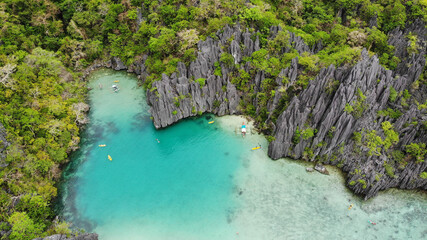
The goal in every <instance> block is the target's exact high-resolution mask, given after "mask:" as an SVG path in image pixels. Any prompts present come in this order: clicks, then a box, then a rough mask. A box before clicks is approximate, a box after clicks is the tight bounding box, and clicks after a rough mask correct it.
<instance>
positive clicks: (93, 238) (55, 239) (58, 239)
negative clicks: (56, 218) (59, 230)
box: [33, 233, 98, 240]
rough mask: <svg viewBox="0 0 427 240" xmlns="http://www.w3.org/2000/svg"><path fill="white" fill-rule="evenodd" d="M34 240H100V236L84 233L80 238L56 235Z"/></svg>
mask: <svg viewBox="0 0 427 240" xmlns="http://www.w3.org/2000/svg"><path fill="white" fill-rule="evenodd" d="M33 240H98V234H96V233H84V234H81V235H78V236H70V237H67V235H64V234H55V235H52V236H48V237H45V238H36V239H33Z"/></svg>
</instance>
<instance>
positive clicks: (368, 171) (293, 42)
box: [111, 21, 427, 198]
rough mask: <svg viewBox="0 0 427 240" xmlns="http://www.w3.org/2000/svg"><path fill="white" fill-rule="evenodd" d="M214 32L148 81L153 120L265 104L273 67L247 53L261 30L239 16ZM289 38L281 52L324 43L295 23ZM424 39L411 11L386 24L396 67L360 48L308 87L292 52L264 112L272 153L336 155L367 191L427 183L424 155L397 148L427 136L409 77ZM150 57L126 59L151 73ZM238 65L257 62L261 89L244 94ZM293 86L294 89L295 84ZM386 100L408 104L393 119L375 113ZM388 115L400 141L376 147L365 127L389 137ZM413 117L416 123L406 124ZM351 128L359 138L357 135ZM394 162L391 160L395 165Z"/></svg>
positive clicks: (420, 58)
mask: <svg viewBox="0 0 427 240" xmlns="http://www.w3.org/2000/svg"><path fill="white" fill-rule="evenodd" d="M280 30H281V29H280V27H272V28H271V29H270V33H271V38H274V37H275V36H276V34H277V33H278V32H279V31H280ZM409 33H411V34H416V35H417V39H418V42H417V44H418V45H419V48H418V49H417V51H416V52H415V53H414V52H413V53H411V54H409V53H408V51H407V48H408V46H409V45H408V44H410V43H409V42H408V41H407V39H408V38H406V37H404V36H407V35H408V34H409ZM216 37H217V38H216V40H214V39H212V38H210V37H208V38H207V39H206V40H205V41H200V42H199V43H198V50H199V51H198V55H197V58H196V60H195V61H193V62H191V63H190V64H189V65H188V66H186V65H185V64H183V63H178V66H177V72H176V73H174V74H172V75H171V76H167V75H163V76H162V80H161V81H156V82H154V83H152V88H151V89H148V90H147V102H148V104H149V105H150V106H151V108H150V113H151V114H152V117H153V122H154V126H155V127H156V128H163V127H166V126H169V125H171V124H173V123H175V122H177V121H179V120H180V119H183V118H187V117H190V116H196V115H200V114H202V113H205V112H209V113H214V114H216V115H219V116H222V115H226V114H241V113H242V110H241V109H240V105H241V104H243V105H246V104H252V105H253V106H254V107H255V109H256V113H257V114H260V111H261V108H262V106H260V105H259V104H258V103H259V101H258V96H257V93H258V92H263V91H265V89H263V84H262V82H263V81H264V80H265V79H266V76H267V74H266V73H265V72H264V71H261V70H255V71H254V69H253V68H251V66H250V64H249V63H248V62H246V61H243V59H245V58H247V57H251V55H252V53H253V52H255V51H257V50H259V49H260V46H259V39H258V38H257V34H255V33H251V32H249V31H247V30H246V31H241V29H240V26H239V25H236V26H234V27H228V26H227V27H225V28H224V29H223V30H222V31H218V32H217V34H216ZM288 40H289V42H288V44H287V45H286V46H284V47H283V48H282V49H281V51H280V53H287V52H290V51H291V50H292V49H295V50H296V51H297V52H298V53H300V54H302V53H303V52H311V53H315V52H318V51H320V50H321V49H322V42H318V43H316V44H314V45H313V46H312V47H311V49H310V47H308V46H307V45H306V44H305V43H304V41H303V40H302V39H301V38H300V37H298V36H296V35H294V34H293V33H289V39H288ZM425 41H426V29H425V28H424V24H422V22H419V21H415V22H414V23H413V24H412V25H409V26H408V27H407V28H406V29H405V30H404V31H402V30H399V29H395V30H394V31H392V32H391V33H390V34H389V44H392V45H394V46H395V49H396V56H398V57H399V58H400V59H401V63H400V64H399V65H398V66H397V68H396V69H395V70H393V71H392V70H387V69H385V68H384V67H383V66H381V65H380V63H379V60H378V58H377V57H376V56H372V57H370V56H369V54H368V52H367V51H366V50H363V51H362V54H361V57H360V60H359V61H358V62H357V64H355V65H354V66H352V67H336V66H332V65H331V66H329V67H328V68H324V69H322V70H321V71H320V73H319V74H318V75H317V76H316V77H315V78H314V80H312V81H310V83H309V84H308V86H307V87H305V88H304V89H302V87H301V86H298V85H297V84H296V83H297V79H298V77H299V75H300V74H301V72H302V70H303V67H302V66H301V65H299V63H298V58H295V59H292V61H291V64H290V66H289V67H287V68H286V69H282V70H281V72H280V74H279V75H278V77H277V78H276V79H274V82H275V86H276V88H275V94H274V96H273V97H271V98H269V99H268V101H267V103H266V108H267V114H268V118H267V121H265V123H262V124H265V125H269V126H270V128H271V129H273V133H272V134H271V135H273V137H274V140H273V141H272V142H271V144H270V146H269V150H268V154H269V156H270V157H271V158H273V159H278V158H282V157H291V158H294V159H300V158H303V159H305V160H308V161H316V162H322V163H324V164H331V165H337V166H338V167H340V168H342V169H343V170H344V171H345V172H348V173H349V174H348V178H347V183H348V185H349V187H350V188H351V189H352V190H353V191H355V192H356V193H358V194H361V195H364V196H365V198H370V197H372V196H375V195H376V194H377V193H378V191H380V190H383V189H387V188H390V187H399V188H406V189H413V188H421V189H426V188H427V180H426V179H422V178H420V174H421V173H422V172H423V171H426V167H427V161H424V162H418V163H416V162H415V161H414V160H413V159H411V157H410V156H409V155H405V159H404V161H405V162H406V163H405V164H402V162H400V163H398V162H397V161H396V160H394V158H392V157H391V156H392V153H393V151H401V152H402V153H404V152H405V146H406V145H407V144H409V143H426V142H427V133H426V129H423V128H422V124H421V123H423V122H426V120H427V119H426V110H425V109H421V108H420V109H418V107H417V105H416V104H415V103H416V102H418V103H424V102H425V101H426V98H427V96H426V94H425V92H427V89H426V86H424V85H422V84H421V85H419V86H418V89H416V88H414V87H413V86H414V82H415V81H416V80H417V79H418V78H419V76H420V74H421V73H422V71H423V69H424V67H425V58H424V54H425V49H426V47H425ZM223 53H227V54H230V55H231V56H232V57H233V60H234V64H231V65H232V66H231V65H226V64H225V63H223V62H222V61H220V58H221V55H223ZM145 59H146V56H145V57H143V58H141V60H140V61H137V63H136V64H134V65H133V66H131V67H129V68H128V71H134V72H136V73H138V74H139V78H140V79H142V80H144V79H145V78H146V77H147V76H148V73H147V72H146V68H145V65H144V62H145ZM115 62H116V65H114V64H111V66H112V67H113V68H117V67H114V66H120V64H117V62H118V61H116V60H115ZM218 69H220V72H219V71H218ZM239 69H242V70H244V71H245V72H251V76H252V79H251V80H250V84H251V86H252V87H253V92H252V94H253V95H255V96H256V97H255V98H246V96H245V95H244V93H243V92H242V91H240V90H238V89H236V86H235V85H234V84H233V83H232V79H230V76H233V74H235V73H236V72H238V71H239ZM138 71H139V72H138ZM392 88H393V89H395V90H396V91H397V92H399V93H400V95H399V96H398V97H397V100H396V101H395V102H394V103H393V102H391V101H389V96H390V91H391V89H392ZM289 89H292V90H291V92H292V93H293V94H289V92H290V90H289ZM404 90H410V92H411V94H412V100H413V101H411V103H410V104H407V105H405V106H402V104H398V103H401V99H402V98H403V96H402V92H403V91H404ZM289 97H290V98H289ZM284 98H289V99H287V100H286V101H289V104H283V102H284V101H283V99H284ZM248 99H249V100H248ZM248 101H249V102H248ZM388 108H392V109H395V110H399V111H401V112H403V113H404V114H402V116H400V117H399V118H397V119H393V118H391V117H389V116H386V115H379V114H378V112H379V111H380V110H385V109H388ZM276 118H277V120H275V119H276ZM385 121H388V122H390V123H391V124H392V125H393V130H394V131H396V132H397V133H398V134H399V141H398V142H397V143H394V144H393V145H392V146H391V148H389V149H381V150H378V149H377V150H376V152H375V154H373V153H372V151H371V147H372V146H369V143H368V140H367V138H368V133H372V131H375V134H376V136H378V137H380V138H381V139H385V133H384V131H383V127H382V123H383V122H385ZM413 122H417V123H420V124H410V123H413ZM308 131H311V132H312V133H311V135H310V134H306V133H307V132H308ZM355 133H356V134H360V135H361V138H362V139H360V140H355V138H354V136H355ZM380 147H381V146H380ZM399 161H401V160H399ZM403 165H404V166H403ZM318 166H319V165H318ZM388 166H392V169H393V171H392V172H390V171H389V170H390V168H389V167H388ZM402 166H403V167H402ZM386 169H388V171H386Z"/></svg>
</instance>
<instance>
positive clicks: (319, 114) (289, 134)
mask: <svg viewBox="0 0 427 240" xmlns="http://www.w3.org/2000/svg"><path fill="white" fill-rule="evenodd" d="M409 32H412V33H417V35H418V37H419V38H421V39H420V41H419V44H421V47H420V51H419V53H418V54H412V55H409V54H408V53H407V51H406V48H407V44H408V43H407V41H405V37H404V36H406V35H407V34H408V33H409ZM402 39H403V40H402ZM425 41H426V29H425V28H424V25H423V24H417V23H415V24H413V25H411V26H409V27H408V28H407V29H406V30H405V31H401V30H399V29H396V30H394V31H392V32H391V33H390V35H389V44H393V45H394V46H395V49H396V56H399V57H400V58H401V59H404V61H402V62H401V63H400V64H399V66H398V67H397V69H396V71H394V72H393V71H390V70H385V69H384V68H383V67H382V66H380V64H379V61H378V58H377V57H376V56H373V57H369V56H368V54H367V52H366V51H363V52H362V59H361V60H360V61H359V62H358V63H357V64H356V65H355V66H354V67H352V68H351V69H347V70H343V69H336V68H335V67H334V66H330V67H328V68H327V69H322V70H321V72H320V73H319V75H318V76H317V77H316V79H315V80H314V81H311V82H310V83H309V85H308V87H307V88H306V89H305V90H304V91H303V92H302V93H301V94H299V95H298V96H296V97H294V98H293V99H292V101H291V103H290V105H289V107H288V108H287V109H286V110H285V111H284V112H283V113H282V114H281V115H280V116H279V118H278V119H277V122H276V129H275V131H274V137H275V140H274V141H272V142H271V144H270V146H269V151H268V154H269V156H270V157H272V158H273V159H278V158H281V157H292V158H296V159H297V158H301V157H303V158H306V159H307V160H310V161H315V160H321V161H323V162H324V163H326V164H332V165H339V166H342V168H343V170H344V171H346V172H349V173H350V174H349V175H348V179H347V183H348V184H349V187H350V188H351V189H352V190H353V191H355V192H356V193H359V194H363V195H365V198H366V199H367V198H370V197H372V196H375V195H376V194H377V193H378V191H380V190H384V189H387V188H390V187H399V188H405V189H414V188H421V189H424V190H426V189H427V179H422V178H420V174H421V173H422V172H423V171H426V168H427V161H424V162H422V163H415V162H414V161H409V162H408V163H407V165H406V167H404V168H403V169H401V168H398V167H397V164H396V163H394V162H392V161H391V160H390V159H391V157H390V154H387V153H386V152H385V151H384V152H382V153H381V154H380V155H379V156H376V155H372V156H368V155H367V154H366V153H367V147H366V146H364V145H363V144H361V145H362V146H358V145H357V143H356V142H355V141H354V140H353V139H352V137H353V133H354V132H363V131H367V130H369V131H370V130H376V132H377V133H379V134H380V135H381V137H382V138H384V133H383V130H382V128H381V123H382V122H383V121H390V122H391V123H392V124H393V127H394V130H395V131H396V132H398V133H399V136H400V141H399V142H398V143H397V144H396V145H395V146H394V147H392V148H393V149H395V150H404V146H405V145H407V144H410V143H412V142H415V143H420V142H421V143H426V142H427V133H426V131H425V130H422V129H421V127H420V124H410V125H409V126H407V125H408V124H407V123H411V122H425V121H426V120H427V115H426V110H425V109H424V110H419V109H418V108H417V105H415V104H412V105H410V106H408V107H406V108H404V107H402V106H400V105H397V104H392V103H390V102H389V101H388V99H389V95H390V86H393V87H394V89H396V91H397V92H401V91H403V90H404V89H408V87H410V86H411V84H412V83H413V82H414V81H415V80H417V79H418V77H419V76H420V74H421V73H422V71H423V68H424V66H425V58H424V55H425V46H426V45H425ZM334 80H338V81H339V86H338V88H337V90H336V91H335V92H330V91H329V92H328V86H331V82H332V81H334ZM359 90H360V91H361V92H362V93H363V95H365V96H366V99H365V100H364V103H363V108H364V109H363V111H362V114H361V116H357V117H355V116H353V115H352V114H350V113H348V112H346V111H344V109H345V106H346V104H354V103H355V102H357V101H360V99H358V98H359V94H358V91H359ZM426 92H427V91H426V87H425V86H424V85H423V86H421V87H420V88H419V89H418V90H417V91H415V93H414V97H415V98H417V99H416V100H417V101H418V102H420V103H424V102H425V101H426V99H427V96H426V94H425V93H426ZM400 98H401V97H400ZM395 102H400V99H397V101H395ZM387 107H394V108H397V109H399V110H400V111H402V112H403V114H402V116H401V117H399V118H398V119H396V120H393V119H391V118H390V117H378V115H377V112H378V111H379V110H384V109H387ZM307 128H314V129H317V134H315V136H314V137H313V138H309V139H304V138H302V137H299V139H294V138H295V134H296V132H297V130H298V131H302V130H304V129H307ZM309 151H313V154H312V155H311V157H309V156H307V155H309V154H307V152H309ZM385 164H389V165H390V164H391V165H392V166H393V168H394V169H395V172H394V175H395V176H394V177H391V176H389V174H387V173H386V171H385V169H386V167H385V166H384V165H385Z"/></svg>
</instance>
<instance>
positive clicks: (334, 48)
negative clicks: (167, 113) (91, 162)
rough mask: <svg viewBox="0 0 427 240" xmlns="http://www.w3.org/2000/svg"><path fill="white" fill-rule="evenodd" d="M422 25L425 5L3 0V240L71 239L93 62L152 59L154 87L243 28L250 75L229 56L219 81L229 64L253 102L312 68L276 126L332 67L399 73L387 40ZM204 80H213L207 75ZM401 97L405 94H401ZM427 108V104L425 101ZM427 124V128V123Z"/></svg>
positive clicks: (411, 48) (414, 150) (420, 149)
mask: <svg viewBox="0 0 427 240" xmlns="http://www.w3.org/2000/svg"><path fill="white" fill-rule="evenodd" d="M417 19H419V20H422V21H424V22H427V1H426V0H413V1H406V0H378V1H372V2H371V1H370V0H336V1H326V0H323V1H313V0H282V1H279V0H251V1H246V0H231V1H229V0H200V1H196V0H163V1H160V0H159V1H156V0H123V1H114V0H81V1H77V0H3V1H2V2H0V29H1V31H0V37H1V40H0V82H1V84H0V123H1V125H2V126H3V127H4V128H2V127H1V125H0V137H1V136H3V135H4V136H6V137H4V138H0V139H1V141H0V154H1V155H0V237H1V239H33V238H36V237H43V236H47V235H51V234H55V233H63V234H71V233H72V231H71V230H70V228H69V224H68V223H66V222H62V221H61V220H58V219H57V218H56V216H55V213H54V212H53V210H52V209H53V208H52V202H53V201H54V200H55V198H56V197H57V187H58V186H57V183H58V180H59V179H60V176H61V169H62V168H63V166H64V164H66V163H67V161H68V156H69V154H70V153H71V152H72V151H75V150H76V149H78V146H79V140H80V139H79V133H80V131H81V127H83V126H84V124H85V123H87V121H88V119H87V118H86V115H85V113H86V112H87V111H88V110H89V106H88V105H87V104H86V103H85V97H86V94H87V91H88V90H87V87H86V83H85V82H84V81H83V80H82V74H83V71H84V70H85V69H86V68H87V67H89V66H90V65H91V64H92V63H94V61H108V60H109V59H111V58H112V57H118V58H120V59H121V60H122V61H123V62H124V63H125V64H126V65H131V64H132V63H134V62H135V61H138V60H140V59H141V58H142V57H143V56H144V55H145V56H146V60H145V65H146V66H147V71H148V72H149V73H150V74H149V76H147V78H146V79H144V82H143V85H144V87H145V88H146V89H149V90H155V89H152V84H153V83H154V82H155V81H159V80H161V78H162V74H163V73H164V74H166V75H170V74H172V73H174V72H176V70H177V65H178V62H183V63H185V64H186V65H189V64H190V63H191V62H192V61H193V60H195V59H196V57H197V52H198V49H197V43H198V42H199V41H200V40H206V38H207V37H211V38H213V39H216V38H217V35H216V33H217V32H218V31H221V30H222V29H223V28H224V27H225V26H227V25H229V26H232V25H235V24H240V26H241V28H242V29H248V31H249V32H251V33H254V35H253V36H256V38H257V39H258V40H259V45H260V49H259V50H257V51H255V52H253V53H252V55H251V56H250V57H245V58H244V59H243V60H242V61H243V62H244V63H245V64H250V69H251V71H248V72H247V71H245V70H244V68H241V67H240V66H235V60H234V58H233V56H232V55H231V54H230V53H226V52H224V53H222V54H221V56H220V62H219V63H218V64H217V71H216V72H215V74H218V75H221V74H222V72H221V66H228V67H230V68H233V69H235V71H233V74H232V76H230V78H231V82H232V83H233V84H234V85H235V86H236V88H237V89H238V90H239V91H242V92H245V93H247V95H246V98H255V97H256V99H257V101H258V102H259V104H261V105H262V104H264V105H265V104H266V102H267V100H268V99H270V98H272V97H274V94H275V90H274V89H275V87H276V86H277V85H276V83H275V81H274V80H273V79H275V78H276V77H277V76H278V75H279V73H280V71H281V70H282V69H283V68H286V67H288V66H289V65H290V64H291V60H292V59H294V58H295V57H299V64H300V65H302V66H304V72H303V73H302V74H301V76H300V77H299V78H298V81H297V83H296V84H295V85H293V87H292V89H285V90H284V91H286V97H284V98H283V101H282V102H281V105H280V108H279V110H278V111H277V113H275V114H273V122H274V121H275V119H276V118H277V117H278V116H279V114H280V113H281V112H283V111H284V110H285V109H286V107H287V106H288V104H287V103H288V101H289V100H290V99H291V98H292V97H293V96H295V95H298V93H300V92H301V91H302V90H303V89H304V88H306V87H307V85H308V83H309V82H310V81H311V80H313V79H314V77H315V76H316V75H317V74H318V73H319V72H320V70H321V69H322V68H324V67H328V66H329V65H331V64H334V65H336V66H351V65H354V64H355V63H356V62H357V61H358V60H359V59H360V54H361V52H362V49H366V50H367V51H368V52H369V55H371V56H372V55H377V56H378V58H379V60H380V63H381V65H382V66H384V67H386V68H388V69H391V70H393V69H395V68H396V67H397V65H398V64H399V63H400V62H401V61H402V59H399V57H398V56H395V54H394V50H395V49H394V47H393V46H392V45H389V44H388V42H387V40H388V37H387V36H388V33H389V32H390V31H392V30H393V29H395V28H405V26H407V25H408V24H411V23H413V22H414V21H416V20H417ZM273 26H280V29H281V30H280V31H278V33H276V34H275V37H274V38H272V37H270V36H271V33H270V29H271V27H273ZM290 33H293V34H294V35H296V36H299V37H301V38H302V39H303V40H304V42H305V43H306V44H307V45H308V46H309V47H310V48H312V49H315V48H319V46H321V48H319V51H313V53H310V52H303V53H299V52H298V51H297V50H295V49H294V48H290V49H291V50H290V51H286V52H284V51H282V50H283V48H286V47H289V46H288V45H289V42H288V40H289V37H290ZM407 38H408V39H407V40H408V41H409V43H410V44H409V45H408V46H407V51H408V53H410V54H411V53H418V52H419V51H420V50H421V49H420V44H419V40H418V38H417V36H416V35H409V36H408V37H407ZM314 52H315V53H314ZM258 70H262V71H263V72H264V73H265V74H266V78H265V80H264V81H263V83H262V84H263V88H262V89H263V90H262V92H258V93H257V94H256V96H253V94H251V93H252V92H253V86H251V84H250V81H249V80H250V78H251V77H252V76H253V74H254V72H255V71H258ZM426 74H427V73H426V70H425V69H424V72H423V74H422V75H421V76H420V78H419V80H417V82H416V84H415V85H414V87H415V88H416V87H417V85H418V86H419V85H427V80H426V77H425V76H426ZM194 81H198V82H199V83H200V85H204V84H205V81H206V79H202V78H200V79H194ZM283 81H286V78H284V79H283ZM332 88H334V86H333V84H332V85H331V89H332ZM398 94H399V93H396V92H394V93H393V96H394V98H396V96H397V95H398ZM400 94H401V95H403V96H404V98H403V99H405V101H409V100H410V98H411V96H410V93H409V92H408V91H405V92H402V93H400ZM360 98H361V99H362V98H363V94H360ZM248 102H250V101H243V103H245V104H242V109H243V112H244V113H245V114H247V115H249V116H252V117H253V118H254V119H255V120H256V121H257V123H258V126H259V128H260V129H261V130H263V131H264V132H265V133H267V134H270V133H271V126H269V125H267V124H265V122H266V119H267V117H268V113H267V111H266V109H265V110H262V111H260V112H259V111H258V112H256V111H255V107H254V106H253V105H252V104H250V103H249V104H247V103H248ZM403 104H406V102H403ZM419 105H420V108H427V107H426V103H419ZM360 107H361V106H358V105H357V103H355V105H354V106H350V105H349V106H348V109H347V111H349V112H353V113H354V114H357V112H358V111H359V110H360V109H359V108H360ZM380 114H384V115H388V116H390V117H391V118H397V117H398V116H400V115H399V114H402V113H401V112H399V110H394V109H389V110H387V111H383V112H382V113H380ZM389 124H390V123H389ZM421 124H424V128H426V129H427V122H424V123H421ZM384 129H385V130H384V131H387V133H389V134H388V137H387V138H386V140H384V141H387V142H383V140H382V139H379V140H381V142H382V145H387V146H391V145H392V144H394V142H395V141H396V135H395V133H394V131H393V128H392V126H390V125H384ZM2 133H7V134H3V135H2ZM300 134H301V135H302V136H303V137H307V138H309V137H310V136H309V135H313V134H314V133H313V131H308V130H305V131H303V132H301V133H300ZM374 135H375V134H374ZM356 137H357V136H356ZM368 137H369V136H368ZM379 140H378V138H377V137H376V136H373V138H372V141H371V142H373V143H372V144H374V145H375V144H378V141H379ZM295 141H298V139H296V140H295ZM397 141H398V139H397ZM372 151H373V153H374V152H375V151H376V145H375V146H373V147H372ZM407 153H408V154H410V155H412V156H413V157H414V158H415V159H416V161H424V156H425V155H426V154H427V150H426V146H425V144H422V143H420V144H416V143H412V144H411V145H410V146H409V147H407ZM396 154H401V155H403V153H402V152H400V153H399V152H397V153H396ZM390 171H391V170H390ZM423 177H424V178H427V176H423Z"/></svg>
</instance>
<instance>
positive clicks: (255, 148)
mask: <svg viewBox="0 0 427 240" xmlns="http://www.w3.org/2000/svg"><path fill="white" fill-rule="evenodd" d="M260 148H261V147H254V148H252V150H257V149H260Z"/></svg>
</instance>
